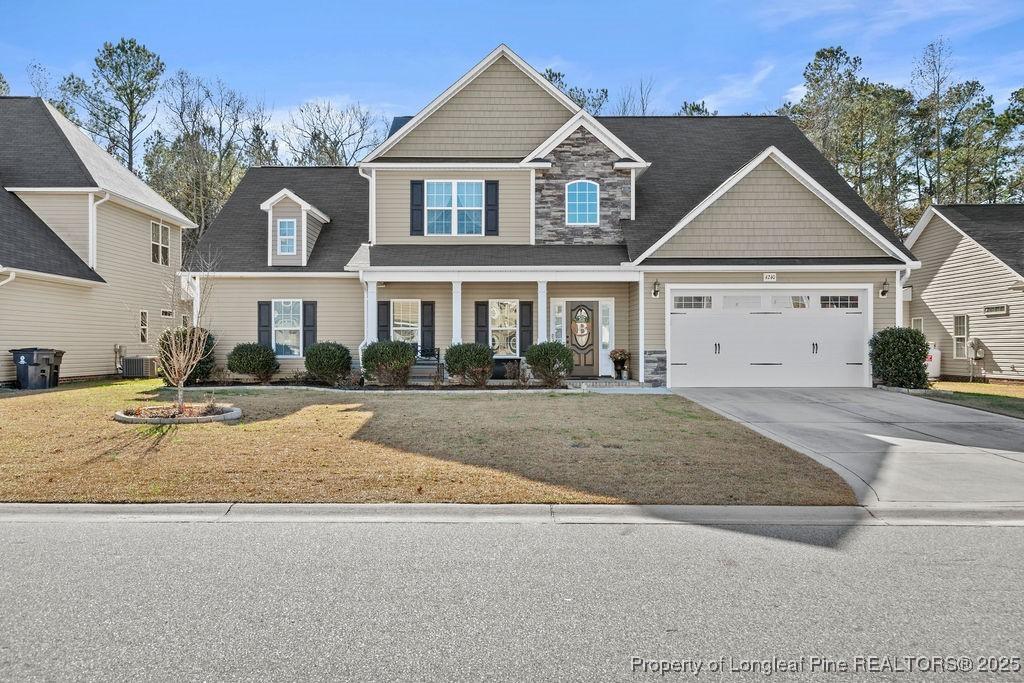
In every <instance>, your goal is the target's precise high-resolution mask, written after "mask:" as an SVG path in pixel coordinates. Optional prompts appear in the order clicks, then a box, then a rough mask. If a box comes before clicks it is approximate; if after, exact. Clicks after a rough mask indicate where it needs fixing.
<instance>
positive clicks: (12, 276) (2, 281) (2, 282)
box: [0, 266, 18, 287]
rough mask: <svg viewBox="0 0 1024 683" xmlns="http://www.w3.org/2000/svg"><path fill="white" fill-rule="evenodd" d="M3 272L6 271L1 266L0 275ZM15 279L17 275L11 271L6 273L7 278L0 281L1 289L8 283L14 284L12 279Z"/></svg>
mask: <svg viewBox="0 0 1024 683" xmlns="http://www.w3.org/2000/svg"><path fill="white" fill-rule="evenodd" d="M5 270H6V269H5V268H4V267H3V266H0V273H2V272H4V271H5ZM16 277H18V274H17V273H15V272H14V271H13V270H10V271H7V277H6V278H5V279H3V280H0V287H3V286H4V285H6V284H7V283H8V282H14V278H16Z"/></svg>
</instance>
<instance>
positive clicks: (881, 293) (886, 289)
mask: <svg viewBox="0 0 1024 683" xmlns="http://www.w3.org/2000/svg"><path fill="white" fill-rule="evenodd" d="M888 295H889V280H888V279H886V280H885V281H884V282H883V283H882V288H881V289H880V290H878V296H880V297H882V298H883V299H884V298H885V297H887V296H888Z"/></svg>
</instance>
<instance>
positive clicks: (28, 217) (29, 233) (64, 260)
mask: <svg viewBox="0 0 1024 683" xmlns="http://www.w3.org/2000/svg"><path fill="white" fill-rule="evenodd" d="M0 235H3V239H0V267H3V268H20V269H22V270H34V271H37V272H40V273H50V274H52V275H63V276H65V277H75V278H80V279H83V280H92V281H93V282H103V281H104V280H103V278H101V277H100V276H99V275H97V274H96V272H95V271H93V270H92V269H91V268H89V266H87V265H86V264H85V262H84V261H83V260H82V259H81V258H79V257H78V254H76V253H75V252H74V251H73V250H72V249H71V247H69V246H68V245H67V244H66V243H65V242H64V240H62V239H61V238H60V237H58V236H57V234H56V233H55V232H53V230H51V229H50V228H49V226H47V225H46V223H44V222H43V221H42V219H41V218H39V216H37V215H36V214H35V213H33V211H32V209H30V208H28V206H27V205H26V204H25V202H23V201H21V200H20V199H18V197H17V196H15V195H14V194H13V193H11V192H8V191H7V190H4V189H3V188H0Z"/></svg>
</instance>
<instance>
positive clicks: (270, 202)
mask: <svg viewBox="0 0 1024 683" xmlns="http://www.w3.org/2000/svg"><path fill="white" fill-rule="evenodd" d="M282 199H290V200H292V201H293V202H295V203H296V204H298V205H299V207H300V208H301V209H302V210H303V211H305V212H306V213H308V214H310V215H312V216H313V218H315V219H317V220H318V221H320V222H321V223H327V222H329V221H330V220H331V219H330V217H329V216H328V215H327V214H325V213H324V212H323V211H321V210H320V209H318V208H316V207H315V206H313V205H312V204H310V203H309V202H307V201H306V200H305V199H303V198H302V197H300V196H299V195H297V194H295V193H294V192H292V191H291V190H289V189H288V188H287V187H285V188H283V189H281V190H280V191H278V192H277V193H275V194H274V195H273V196H272V197H270V198H269V199H267V200H266V201H265V202H263V203H262V204H260V208H261V209H263V210H264V211H270V209H271V208H273V206H274V205H275V204H277V203H278V202H279V201H281V200H282Z"/></svg>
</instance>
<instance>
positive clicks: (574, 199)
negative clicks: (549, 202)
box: [565, 180, 601, 225]
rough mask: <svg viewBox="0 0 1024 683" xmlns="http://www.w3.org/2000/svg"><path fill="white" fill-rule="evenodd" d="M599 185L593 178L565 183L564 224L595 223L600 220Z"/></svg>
mask: <svg viewBox="0 0 1024 683" xmlns="http://www.w3.org/2000/svg"><path fill="white" fill-rule="evenodd" d="M600 203H601V200H600V186H599V185H598V184H597V183H595V182H594V181H593V180H574V181H572V182H570V183H566V184H565V224H566V225H597V224H598V223H599V222H600V216H601V207H600Z"/></svg>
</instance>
